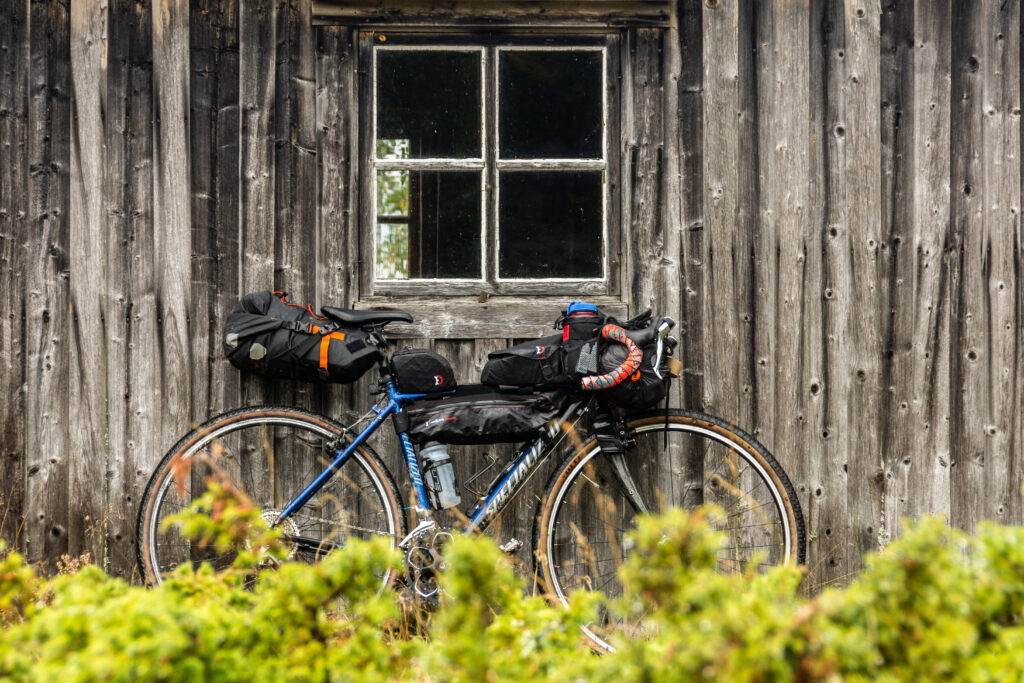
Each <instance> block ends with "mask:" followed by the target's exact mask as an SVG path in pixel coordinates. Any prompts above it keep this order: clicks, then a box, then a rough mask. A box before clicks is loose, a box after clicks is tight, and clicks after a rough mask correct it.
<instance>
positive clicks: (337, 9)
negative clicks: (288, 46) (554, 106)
mask: <svg viewBox="0 0 1024 683" xmlns="http://www.w3.org/2000/svg"><path fill="white" fill-rule="evenodd" d="M671 11H672V9H671V3H670V2H668V1H667V0H587V1H583V0H555V1H554V2H544V3H538V2H535V0H497V1H494V0H487V1H486V2H481V1H480V0H446V1H445V2H437V3H430V4H426V3H422V2H417V1H415V0H356V1H355V2H350V1H348V0H346V1H345V2H341V1H340V0H313V16H314V18H315V19H316V20H317V21H323V22H336V23H344V24H356V25H358V24H390V23H394V22H402V23H405V24H414V25H415V24H427V25H430V26H439V25H446V24H447V25H486V26H492V25H505V26H508V25H511V26H530V27H538V26H561V27H571V26H578V27H586V28H592V27H593V26H595V25H598V26H667V25H668V24H669V17H670V14H671Z"/></svg>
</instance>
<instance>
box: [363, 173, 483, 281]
mask: <svg viewBox="0 0 1024 683" xmlns="http://www.w3.org/2000/svg"><path fill="white" fill-rule="evenodd" d="M480 218H481V216H480V173H479V172H478V171H406V170H399V171H394V170H392V171H377V234H376V243H377V253H376V268H377V277H379V278H387V279H417V278H479V277H481V275H482V271H481V264H480V224H481V222H480Z"/></svg>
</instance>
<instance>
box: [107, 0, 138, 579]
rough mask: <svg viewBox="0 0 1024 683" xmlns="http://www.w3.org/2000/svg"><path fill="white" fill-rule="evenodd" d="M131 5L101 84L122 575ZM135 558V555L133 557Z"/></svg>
mask: <svg viewBox="0 0 1024 683" xmlns="http://www.w3.org/2000/svg"><path fill="white" fill-rule="evenodd" d="M131 10H132V7H131V5H130V3H128V2H124V1H123V0H122V1H120V2H117V1H115V2H111V3H110V4H109V5H108V14H107V33H106V38H107V42H106V53H107V57H106V80H105V83H104V86H103V112H104V118H103V145H104V164H103V217H104V220H105V221H106V224H107V230H106V233H107V242H106V244H105V245H104V248H105V249H106V260H107V263H106V267H107V283H106V285H107V287H106V302H105V306H106V309H105V310H106V315H105V317H104V321H105V326H106V349H105V350H106V360H107V375H106V383H107V406H106V408H107V449H106V450H107V462H106V472H105V473H104V474H105V477H106V484H107V509H106V510H105V519H104V522H105V523H104V529H105V534H106V535H105V538H104V541H103V543H104V549H105V556H104V558H103V562H104V566H105V567H106V568H108V570H110V571H113V572H115V573H116V574H118V575H121V576H124V575H126V572H130V570H131V562H129V558H132V554H131V549H132V548H131V545H130V543H125V539H126V537H127V538H130V536H131V532H130V531H129V530H130V529H131V518H132V513H133V512H134V509H133V506H131V505H126V504H125V501H124V497H125V495H126V493H125V490H124V485H123V484H124V478H123V471H122V470H121V467H122V466H123V463H124V461H125V459H126V458H127V456H128V395H129V387H128V329H129V325H128V320H129V316H130V304H131V299H130V295H131V284H130V281H129V277H130V273H131V265H132V264H131V256H130V254H131V251H130V250H129V248H128V245H129V243H130V240H131V233H130V231H129V225H130V219H129V216H128V213H127V211H126V210H125V209H126V196H127V194H126V193H127V182H126V180H127V178H128V177H129V176H130V175H131V171H130V169H129V168H128V166H127V163H128V139H127V133H128V116H127V107H126V106H125V105H126V102H127V101H128V80H129V75H130V62H129V45H130V40H129V34H128V29H129V27H130V26H131V20H132V12H131ZM132 559H133V558H132Z"/></svg>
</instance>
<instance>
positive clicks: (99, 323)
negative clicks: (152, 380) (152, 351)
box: [68, 2, 109, 558]
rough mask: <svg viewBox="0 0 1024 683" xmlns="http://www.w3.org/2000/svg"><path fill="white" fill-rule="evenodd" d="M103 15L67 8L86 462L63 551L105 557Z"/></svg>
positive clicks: (74, 352)
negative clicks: (66, 545) (66, 542)
mask: <svg viewBox="0 0 1024 683" xmlns="http://www.w3.org/2000/svg"><path fill="white" fill-rule="evenodd" d="M106 20H107V16H106V7H104V6H102V5H101V4H100V3H81V2H79V3H75V4H73V5H72V6H71V16H70V31H71V34H70V46H71V110H72V116H71V166H70V176H71V178H70V181H71V212H70V214H69V220H70V241H71V244H70V246H71V254H70V261H71V272H70V280H69V285H70V291H71V315H72V318H71V323H72V324H71V327H70V328H69V330H68V332H69V344H68V346H69V352H70V361H69V362H70V370H71V371H70V376H69V378H68V379H69V380H70V382H69V384H70V386H69V394H68V411H69V415H68V418H69V421H68V427H69V429H70V435H69V442H70V443H72V444H75V450H76V451H78V452H79V453H82V454H83V455H84V456H85V457H72V458H70V459H69V469H68V472H69V488H68V494H69V497H70V500H73V501H78V503H77V504H76V505H73V506H70V507H69V509H68V551H69V552H70V553H71V555H73V556H76V557H77V556H78V555H81V554H84V553H89V554H90V556H91V557H95V558H99V557H103V545H104V529H103V527H104V516H105V509H106V493H107V488H106V476H105V474H106V467H107V458H108V456H109V453H108V450H107V415H106V412H105V411H102V410H96V409H95V406H105V405H106V404H107V354H106V351H107V348H106V344H101V343H97V340H102V339H106V338H107V330H106V317H107V311H106V309H107V306H106V298H107V225H108V223H107V221H106V217H105V216H104V202H103V197H104V189H105V188H104V184H103V183H102V182H97V180H98V179H101V178H103V175H104V174H103V171H104V168H105V167H106V150H105V145H104V142H105V140H104V107H103V100H104V99H105V89H106V78H105V76H106V67H107V65H106V54H105V51H104V50H103V47H104V45H103V32H104V29H105V27H106Z"/></svg>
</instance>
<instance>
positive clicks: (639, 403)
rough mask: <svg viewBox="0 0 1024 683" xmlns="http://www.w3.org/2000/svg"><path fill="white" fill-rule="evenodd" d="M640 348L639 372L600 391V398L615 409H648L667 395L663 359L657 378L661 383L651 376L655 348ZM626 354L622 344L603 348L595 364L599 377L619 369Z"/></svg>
mask: <svg viewBox="0 0 1024 683" xmlns="http://www.w3.org/2000/svg"><path fill="white" fill-rule="evenodd" d="M640 348H641V350H642V351H643V352H644V358H643V360H642V361H641V362H640V368H639V369H638V370H637V371H636V372H634V373H633V374H632V375H630V376H629V377H627V378H626V379H625V380H623V381H622V382H620V383H619V384H616V385H615V386H613V387H610V388H608V389H601V396H603V397H604V398H607V399H608V400H609V401H611V402H612V403H614V404H615V405H618V406H621V407H623V408H629V409H632V410H642V409H644V408H651V407H653V406H655V405H657V404H658V402H659V401H661V400H662V399H663V398H665V394H667V393H668V383H669V370H668V365H667V363H666V362H665V361H664V359H662V363H661V376H662V377H663V378H664V379H659V378H658V376H657V375H655V374H654V359H655V358H656V357H657V353H658V346H657V344H647V345H645V346H642V347H640ZM628 353H629V352H628V350H627V349H626V347H625V346H624V345H622V344H607V345H605V346H604V347H603V348H602V350H601V355H600V358H599V360H598V368H599V370H600V372H601V373H602V374H603V373H606V372H611V371H612V370H614V369H615V368H617V367H619V366H620V365H622V364H623V363H624V362H626V355H627V354H628Z"/></svg>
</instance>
